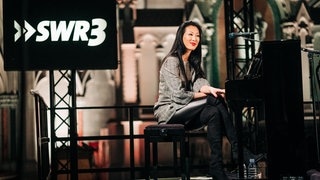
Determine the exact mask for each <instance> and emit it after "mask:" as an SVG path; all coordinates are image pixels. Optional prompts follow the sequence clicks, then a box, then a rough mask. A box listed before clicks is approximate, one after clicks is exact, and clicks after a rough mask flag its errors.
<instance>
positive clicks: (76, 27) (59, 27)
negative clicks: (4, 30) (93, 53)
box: [14, 18, 107, 46]
mask: <svg viewBox="0 0 320 180" xmlns="http://www.w3.org/2000/svg"><path fill="white" fill-rule="evenodd" d="M91 24H92V25H90V22H88V21H70V22H69V23H68V24H67V21H60V22H57V21H41V22H40V23H39V24H38V25H37V29H34V28H33V27H32V26H31V25H30V24H29V23H28V22H27V21H24V27H21V26H20V24H19V23H17V22H16V21H14V28H15V29H16V30H17V32H16V34H15V35H14V42H17V41H18V40H19V39H20V37H21V36H22V35H25V38H24V41H27V40H28V39H29V38H30V37H31V36H32V35H33V34H35V33H36V32H38V35H37V36H36V39H35V40H36V42H44V41H47V40H49V41H75V42H76V41H87V42H88V46H98V45H100V44H101V43H103V42H104V41H105V39H106V32H105V29H106V27H107V21H106V20H104V19H101V18H96V19H92V22H91ZM22 30H24V32H22ZM88 33H89V37H88ZM72 34H73V37H72V38H71V35H72ZM49 36H51V38H49Z"/></svg>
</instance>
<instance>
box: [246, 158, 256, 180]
mask: <svg viewBox="0 0 320 180" xmlns="http://www.w3.org/2000/svg"><path fill="white" fill-rule="evenodd" d="M257 171H258V170H257V165H256V163H255V160H254V159H249V164H248V179H255V178H256V177H257V174H258V172H257Z"/></svg>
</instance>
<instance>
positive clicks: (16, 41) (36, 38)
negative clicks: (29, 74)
mask: <svg viewBox="0 0 320 180" xmlns="http://www.w3.org/2000/svg"><path fill="white" fill-rule="evenodd" d="M17 5H18V8H17ZM3 9H4V17H5V18H4V55H5V58H4V60H5V69H6V70H38V69H41V70H43V69H51V70H52V69H115V68H117V64H118V63H117V33H116V32H117V30H116V1H113V0H111V1H101V0H90V1H84V0H67V1H66V0H51V1H43V0H33V1H31V2H30V1H28V0H4V8H3ZM6 17H7V18H6Z"/></svg>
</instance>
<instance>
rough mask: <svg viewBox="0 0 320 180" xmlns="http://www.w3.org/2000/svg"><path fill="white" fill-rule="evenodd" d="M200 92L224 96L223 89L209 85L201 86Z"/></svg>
mask: <svg viewBox="0 0 320 180" xmlns="http://www.w3.org/2000/svg"><path fill="white" fill-rule="evenodd" d="M200 92H203V93H206V94H212V95H213V96H214V97H218V96H221V97H223V98H224V94H225V92H226V91H225V89H220V88H215V87H211V86H202V87H201V89H200Z"/></svg>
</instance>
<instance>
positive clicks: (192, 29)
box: [182, 25, 200, 51]
mask: <svg viewBox="0 0 320 180" xmlns="http://www.w3.org/2000/svg"><path fill="white" fill-rule="evenodd" d="M182 39H183V44H184V45H185V47H186V49H187V50H189V51H193V50H195V49H196V48H197V46H198V44H199V41H200V34H199V30H198V28H197V27H196V26H192V25H191V26H187V27H186V29H185V32H184V34H183V38H182Z"/></svg>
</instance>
